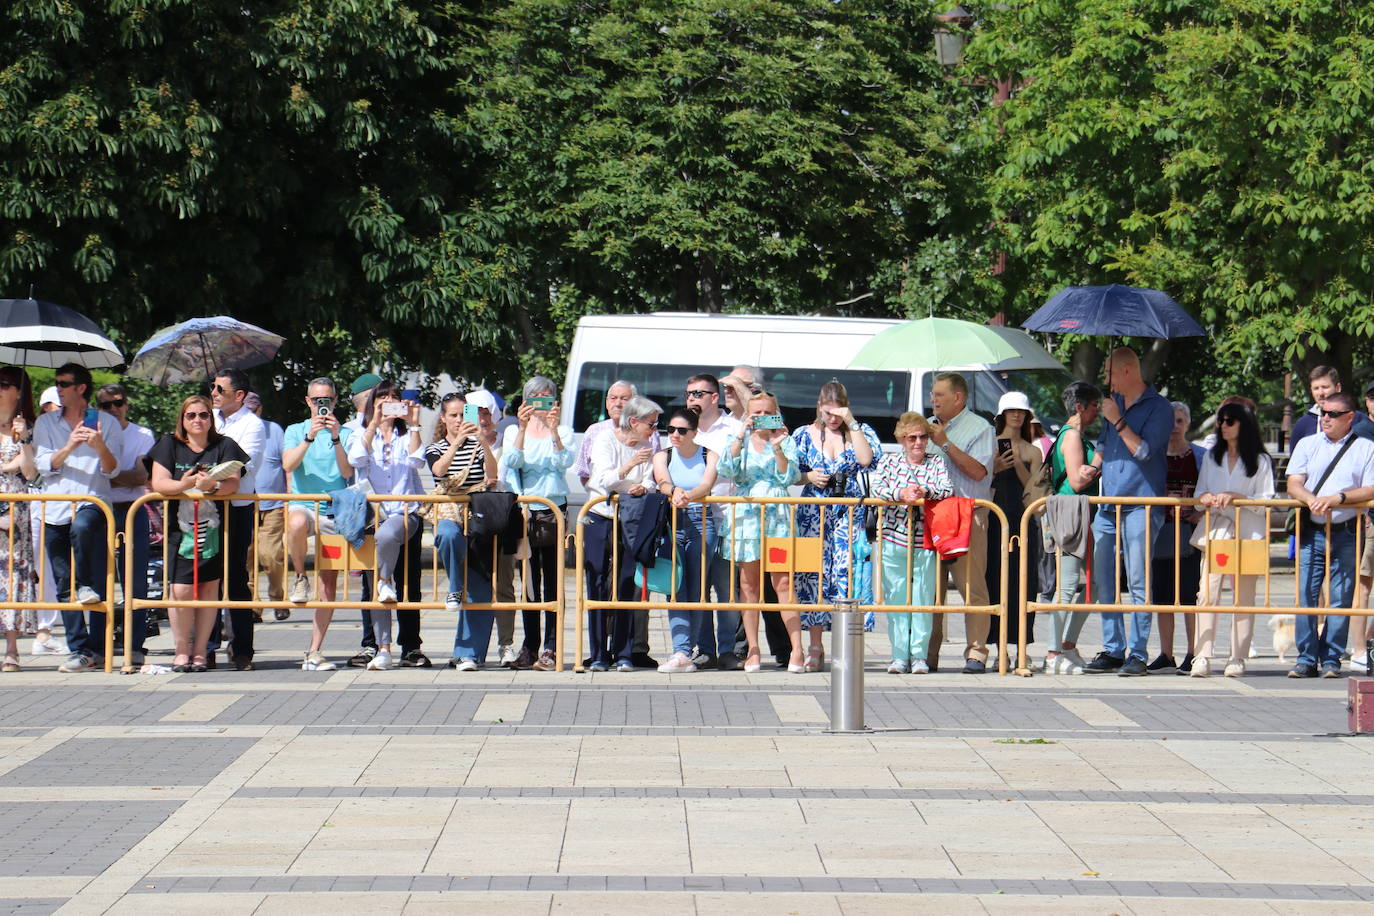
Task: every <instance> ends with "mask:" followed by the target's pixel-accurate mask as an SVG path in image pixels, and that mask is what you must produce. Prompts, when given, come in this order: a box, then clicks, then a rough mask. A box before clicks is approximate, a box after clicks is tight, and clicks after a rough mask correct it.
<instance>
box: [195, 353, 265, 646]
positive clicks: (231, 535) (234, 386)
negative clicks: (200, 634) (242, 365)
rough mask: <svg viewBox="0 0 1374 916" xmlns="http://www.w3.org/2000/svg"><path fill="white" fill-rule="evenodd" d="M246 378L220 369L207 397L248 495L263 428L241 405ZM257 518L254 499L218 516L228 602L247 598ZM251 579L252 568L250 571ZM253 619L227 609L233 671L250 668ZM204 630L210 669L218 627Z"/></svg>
mask: <svg viewBox="0 0 1374 916" xmlns="http://www.w3.org/2000/svg"><path fill="white" fill-rule="evenodd" d="M248 394H249V387H248V376H247V374H245V373H244V372H243V370H242V369H222V370H220V372H219V373H218V374H217V375H216V376H215V383H214V387H213V388H211V400H212V401H213V402H214V405H215V429H217V430H219V432H220V433H222V434H223V435H225V436H228V437H229V438H230V439H233V440H234V441H235V442H237V443H238V444H239V448H241V449H243V451H244V454H246V455H247V456H248V467H247V468H245V469H244V472H243V479H242V480H240V481H239V488H238V493H239V495H240V496H248V495H252V494H254V493H256V492H257V487H256V481H257V476H258V469H259V468H260V467H262V455H263V451H264V450H265V449H266V448H267V426H266V424H264V423H263V422H262V419H261V418H260V417H259V416H258V415H257V414H255V413H253V411H251V410H249V409H248V407H247V401H248ZM256 520H257V503H256V502H255V501H254V500H250V499H236V500H233V501H231V502H230V504H229V511H228V512H227V513H226V516H225V519H224V524H225V527H224V552H225V555H226V559H225V567H224V592H225V597H226V598H228V599H229V600H230V601H248V600H249V599H251V598H252V597H253V591H254V589H252V588H251V587H250V585H249V578H248V577H249V572H250V570H249V567H250V566H251V565H252V563H251V561H250V557H251V556H252V550H253V528H254V522H255V521H256ZM251 572H252V574H253V576H254V579H255V580H256V576H257V570H256V569H254V570H252V571H251ZM255 620H256V618H255V617H254V616H253V612H252V611H250V610H248V609H246V608H231V609H229V623H230V625H231V626H232V628H233V631H234V634H233V637H232V639H230V641H229V660H230V661H231V662H233V664H234V668H235V669H236V670H238V671H252V670H253V669H254V667H255V665H254V663H253V624H254V622H255ZM222 624H223V618H221V619H220V622H219V625H217V626H216V627H215V632H214V633H212V634H210V644H209V652H210V654H209V655H208V656H207V663H208V665H209V667H211V668H213V667H215V664H214V659H215V652H216V651H217V650H218V649H219V643H220V626H221V625H222Z"/></svg>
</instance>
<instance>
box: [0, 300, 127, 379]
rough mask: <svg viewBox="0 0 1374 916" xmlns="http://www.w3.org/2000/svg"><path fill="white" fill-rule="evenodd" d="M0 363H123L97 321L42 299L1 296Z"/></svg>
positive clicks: (51, 366) (92, 365)
mask: <svg viewBox="0 0 1374 916" xmlns="http://www.w3.org/2000/svg"><path fill="white" fill-rule="evenodd" d="M0 363H6V364H8V365H12V366H36V367H40V368H45V369H56V368H57V367H59V366H61V365H63V364H65V363H76V364H77V365H80V366H85V367H86V368H87V369H111V368H114V367H116V366H122V365H124V354H123V353H121V352H119V347H116V346H115V345H114V341H112V340H110V338H108V337H106V336H105V332H104V331H102V330H100V325H98V324H96V323H95V322H94V321H92V320H91V319H89V318H87V317H86V316H85V315H83V314H81V313H80V312H78V311H76V310H74V309H69V308H67V307H66V306H64V305H57V304H55V303H52V302H44V301H42V300H41V299H33V298H29V299H0Z"/></svg>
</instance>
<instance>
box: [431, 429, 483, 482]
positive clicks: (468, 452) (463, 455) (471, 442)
mask: <svg viewBox="0 0 1374 916" xmlns="http://www.w3.org/2000/svg"><path fill="white" fill-rule="evenodd" d="M448 447H449V441H448V440H447V439H440V440H439V441H438V442H431V443H430V444H429V447H428V448H426V449H425V461H427V462H429V472H430V473H431V474H433V475H434V479H435V480H436V481H438V480H439V478H441V477H449V478H454V477H458V476H459V475H460V474H462V473H463V471H464V469H466V470H467V477H466V478H464V480H463V483H462V487H463V489H465V490H466V489H468V488H469V487H475V486H477V485H478V484H479V483H481V482H482V481H483V480H485V479H486V476H487V472H486V468H485V466H484V464H485V461H484V459H485V457H486V453H487V450H486V446H484V445H483V444H482V440H481V439H479V438H477V437H476V436H469V437H468V438H467V439H465V440H463V444H462V445H460V446H458V449H457V450H456V451H455V452H454V453H453V460H452V461H450V462H449V464H448V473H447V474H440V473H439V472H438V471H436V470H434V465H435V464H437V463H438V462H439V459H441V458H443V457H444V455H445V454H446V453H447V452H448ZM474 453H476V455H477V457H476V458H473V454H474Z"/></svg>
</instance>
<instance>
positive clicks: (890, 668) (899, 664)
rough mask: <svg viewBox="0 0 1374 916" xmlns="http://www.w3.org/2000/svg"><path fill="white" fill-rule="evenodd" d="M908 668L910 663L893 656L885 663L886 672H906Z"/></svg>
mask: <svg viewBox="0 0 1374 916" xmlns="http://www.w3.org/2000/svg"><path fill="white" fill-rule="evenodd" d="M910 670H911V665H910V663H908V662H907V661H906V659H902V658H894V659H893V660H892V661H890V662H888V663H887V673H888V674H906V673H907V672H908V671H910Z"/></svg>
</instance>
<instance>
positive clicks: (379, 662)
mask: <svg viewBox="0 0 1374 916" xmlns="http://www.w3.org/2000/svg"><path fill="white" fill-rule="evenodd" d="M391 600H392V601H395V600H396V599H395V598H392V599H391ZM394 667H396V665H395V663H394V662H392V660H391V652H390V651H389V650H387V649H378V650H377V654H376V655H374V656H372V661H370V662H368V663H367V670H368V671H385V670H387V669H388V668H394Z"/></svg>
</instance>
